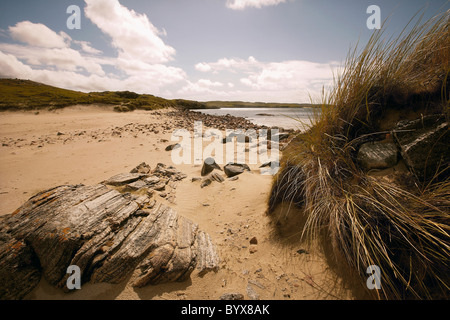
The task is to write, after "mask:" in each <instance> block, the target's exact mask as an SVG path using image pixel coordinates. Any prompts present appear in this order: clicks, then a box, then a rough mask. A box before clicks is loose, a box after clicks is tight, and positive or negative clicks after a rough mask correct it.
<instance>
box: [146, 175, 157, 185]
mask: <svg viewBox="0 0 450 320" xmlns="http://www.w3.org/2000/svg"><path fill="white" fill-rule="evenodd" d="M144 181H145V183H147V184H148V185H155V184H157V183H159V182H160V181H161V179H160V178H159V177H157V176H150V177H148V178H145V179H144Z"/></svg>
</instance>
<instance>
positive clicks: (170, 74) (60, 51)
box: [0, 0, 187, 95]
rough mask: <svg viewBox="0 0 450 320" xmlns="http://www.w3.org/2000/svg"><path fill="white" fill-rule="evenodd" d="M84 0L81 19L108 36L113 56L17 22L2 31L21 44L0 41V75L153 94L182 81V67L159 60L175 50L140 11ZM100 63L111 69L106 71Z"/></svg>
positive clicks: (39, 26)
mask: <svg viewBox="0 0 450 320" xmlns="http://www.w3.org/2000/svg"><path fill="white" fill-rule="evenodd" d="M86 3H87V6H86V17H88V18H89V19H91V20H92V22H94V24H96V25H97V26H98V27H99V28H100V30H101V31H103V32H104V33H105V34H107V35H110V36H111V44H112V46H113V47H115V48H116V49H117V56H115V57H106V56H102V55H101V54H102V51H100V50H97V49H95V48H93V46H92V45H91V43H90V42H87V41H78V40H73V39H71V37H70V36H69V35H67V34H66V33H64V32H62V31H61V32H59V33H56V32H55V31H53V30H51V29H50V28H48V27H47V26H45V25H43V24H36V23H32V22H29V21H23V22H19V23H17V24H16V25H15V26H13V27H10V28H9V29H8V34H7V36H10V37H11V38H13V39H14V40H16V41H20V42H22V43H14V44H8V43H0V59H1V61H0V76H1V77H14V78H25V79H31V80H34V81H38V82H43V83H47V84H50V85H55V86H58V87H62V88H67V89H73V90H80V91H105V90H109V91H115V90H120V91H122V90H130V91H134V92H138V93H151V94H156V95H158V94H160V93H161V92H165V93H167V92H169V90H172V89H173V88H172V87H173V85H175V84H177V83H179V82H181V83H186V82H185V79H186V78H187V75H186V73H185V72H184V70H182V69H181V68H177V67H172V66H168V65H166V64H165V63H166V62H168V61H169V60H171V59H173V56H174V54H175V50H174V49H173V48H172V47H170V46H167V45H165V44H164V42H163V41H162V40H161V38H160V36H164V35H165V34H166V31H165V30H164V29H162V31H159V30H158V29H157V28H156V27H154V26H153V25H152V23H151V22H150V21H149V20H148V18H147V16H146V15H140V14H137V13H136V12H134V11H132V10H129V9H127V8H125V7H124V6H122V5H120V3H119V2H118V0H95V1H92V0H86ZM103 66H110V67H113V68H114V69H108V70H110V71H109V73H106V72H105V70H104V69H103ZM113 70H115V71H113ZM169 88H170V89H169Z"/></svg>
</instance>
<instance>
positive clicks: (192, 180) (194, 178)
mask: <svg viewBox="0 0 450 320" xmlns="http://www.w3.org/2000/svg"><path fill="white" fill-rule="evenodd" d="M201 180H202V178H201V177H193V178H192V179H191V182H196V181H201Z"/></svg>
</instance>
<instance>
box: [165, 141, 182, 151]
mask: <svg viewBox="0 0 450 320" xmlns="http://www.w3.org/2000/svg"><path fill="white" fill-rule="evenodd" d="M178 148H181V145H180V144H179V143H177V144H172V145H170V146H167V147H166V151H172V150H175V149H178Z"/></svg>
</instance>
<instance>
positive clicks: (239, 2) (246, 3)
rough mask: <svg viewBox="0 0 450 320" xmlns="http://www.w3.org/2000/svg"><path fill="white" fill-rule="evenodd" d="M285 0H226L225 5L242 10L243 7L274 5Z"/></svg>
mask: <svg viewBox="0 0 450 320" xmlns="http://www.w3.org/2000/svg"><path fill="white" fill-rule="evenodd" d="M285 2H286V0H227V7H228V8H230V9H233V10H243V9H245V8H258V9H260V8H262V7H266V6H276V5H278V4H280V3H285Z"/></svg>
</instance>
